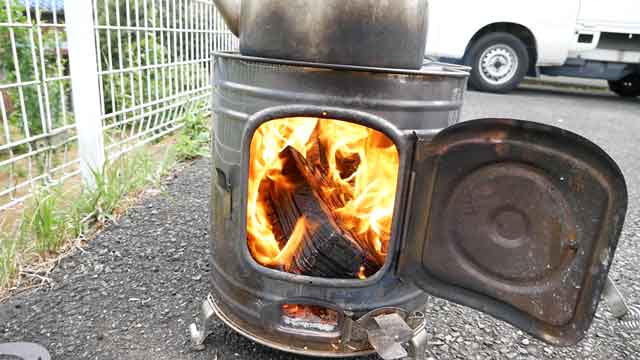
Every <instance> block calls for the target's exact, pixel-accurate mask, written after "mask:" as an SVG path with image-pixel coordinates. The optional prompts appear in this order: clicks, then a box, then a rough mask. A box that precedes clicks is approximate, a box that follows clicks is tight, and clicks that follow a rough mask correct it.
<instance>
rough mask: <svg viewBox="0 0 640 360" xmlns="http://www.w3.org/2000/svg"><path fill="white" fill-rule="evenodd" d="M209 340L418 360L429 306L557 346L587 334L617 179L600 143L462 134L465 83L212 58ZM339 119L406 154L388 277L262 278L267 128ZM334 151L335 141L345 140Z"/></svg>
mask: <svg viewBox="0 0 640 360" xmlns="http://www.w3.org/2000/svg"><path fill="white" fill-rule="evenodd" d="M214 61H215V66H214V71H215V75H214V96H213V111H214V119H215V120H214V122H213V139H212V140H213V141H212V155H213V162H214V170H213V171H214V173H215V175H216V176H215V179H216V180H215V181H214V182H213V184H212V202H211V205H212V206H211V242H210V245H211V261H212V275H211V295H210V296H209V297H208V298H207V300H206V301H205V302H204V303H203V327H201V328H200V329H198V328H197V327H195V326H193V327H192V329H191V330H192V337H193V339H194V343H196V344H198V345H201V344H202V343H203V342H204V339H205V338H206V336H207V335H208V333H207V330H206V323H207V319H208V318H209V317H210V316H212V315H213V314H217V316H218V317H220V318H221V319H222V320H223V321H224V322H225V323H227V324H228V325H229V326H231V327H232V328H234V329H235V330H236V331H238V332H239V333H241V334H243V335H245V336H247V337H249V338H251V339H253V340H255V341H257V342H260V343H263V344H266V345H268V346H271V347H274V348H277V349H281V350H285V351H289V352H293V353H300V354H306V355H315V356H326V357H341V356H353V355H362V354H367V353H370V352H373V351H377V352H378V353H379V354H380V355H381V356H382V357H383V358H385V359H394V358H401V357H405V356H413V357H415V358H422V357H423V355H424V345H425V342H426V332H425V331H424V326H425V321H427V320H426V319H424V316H423V315H422V314H421V313H420V309H421V307H422V306H423V305H424V303H425V301H426V300H427V295H426V294H431V295H434V296H438V297H442V298H446V299H449V300H451V301H454V302H457V303H459V304H463V305H466V306H470V307H473V308H476V309H479V310H481V311H484V312H486V313H489V314H491V315H493V316H495V317H497V318H500V319H503V320H505V321H507V322H509V323H511V324H513V325H515V326H517V327H519V328H521V329H523V330H524V331H527V332H528V333H530V334H531V335H533V336H535V337H537V338H540V339H542V340H544V341H547V342H549V343H553V344H558V345H569V344H574V343H576V342H577V341H579V340H580V339H581V338H582V337H583V336H584V335H585V333H586V331H587V329H588V327H589V325H590V323H591V320H592V319H593V316H594V314H595V310H596V308H597V305H598V302H599V299H600V294H601V293H602V291H603V288H604V285H605V282H606V279H607V273H608V270H609V266H610V264H611V261H612V257H613V254H614V251H615V247H616V244H617V240H618V237H619V234H620V230H621V228H622V224H623V221H624V216H625V211H626V201H627V195H626V187H625V183H624V179H623V177H622V174H621V172H620V170H619V169H618V167H617V166H616V164H615V163H614V162H613V161H612V160H611V158H609V157H608V156H607V155H606V153H604V152H603V151H602V150H601V149H600V148H598V147H597V146H596V145H595V144H593V143H591V142H589V141H588V140H586V139H584V138H582V137H580V136H578V135H576V134H573V133H570V132H568V131H564V130H561V129H558V128H554V127H551V126H546V125H542V124H538V123H533V122H527V121H520V120H506V119H505V120H500V119H480V120H472V121H468V122H463V123H459V124H456V123H458V120H459V111H460V107H461V105H462V96H463V93H464V88H465V85H466V79H467V76H468V73H467V72H466V70H467V69H466V68H463V67H458V66H453V65H451V66H450V65H445V64H438V63H428V64H425V65H424V66H423V68H422V69H421V70H399V69H380V68H366V67H356V66H345V65H328V64H315V63H301V62H294V61H284V60H273V59H263V58H254V57H245V56H239V55H236V54H216V55H215V60H214ZM296 117H297V118H310V119H316V118H321V119H335V120H340V121H346V122H352V123H355V124H360V125H364V126H366V127H369V128H371V129H373V130H376V131H379V132H381V133H383V134H384V135H386V136H387V137H388V138H389V139H390V140H391V141H392V142H393V143H394V144H395V147H396V149H397V152H398V155H399V167H398V179H397V189H396V196H395V202H394V209H393V218H392V219H393V220H392V223H391V240H390V242H389V247H388V249H386V251H387V253H386V257H385V261H384V265H383V266H382V268H381V269H380V270H379V271H377V272H376V273H375V275H372V276H370V277H367V278H365V279H331V278H324V277H312V276H306V275H300V274H299V273H288V272H283V271H278V270H276V269H272V268H268V267H265V266H262V265H260V264H259V263H258V262H256V260H254V258H253V257H252V255H251V254H250V251H249V248H248V246H247V216H248V214H247V201H248V200H247V197H248V189H247V188H248V177H249V163H250V159H249V158H250V155H249V153H250V151H249V149H250V144H251V141H252V138H253V136H254V133H255V131H256V129H258V128H259V127H260V126H261V125H262V124H264V123H266V122H268V121H271V120H275V119H287V118H296ZM337 136H339V135H337Z"/></svg>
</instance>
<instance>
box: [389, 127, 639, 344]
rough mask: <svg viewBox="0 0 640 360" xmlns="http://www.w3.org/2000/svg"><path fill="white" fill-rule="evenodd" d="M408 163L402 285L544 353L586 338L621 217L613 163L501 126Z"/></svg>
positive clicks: (562, 134)
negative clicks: (468, 310)
mask: <svg viewBox="0 0 640 360" xmlns="http://www.w3.org/2000/svg"><path fill="white" fill-rule="evenodd" d="M415 158H416V163H415V166H414V168H415V178H416V179H417V180H416V184H415V193H414V196H413V206H412V207H411V209H410V211H411V214H412V215H411V219H410V220H409V225H408V238H407V239H408V240H407V242H406V243H405V248H404V249H403V252H402V253H401V258H403V259H401V269H400V272H401V274H406V276H408V277H411V278H412V279H414V280H415V282H416V283H417V284H419V285H420V287H422V288H423V289H424V290H425V291H427V292H430V293H432V294H435V295H437V296H441V297H444V298H447V299H451V300H454V301H456V302H458V303H461V304H463V305H467V306H472V307H475V308H478V309H480V310H482V311H485V312H487V313H489V314H491V315H494V316H496V317H499V318H502V319H504V320H506V321H508V322H510V323H512V324H514V325H516V326H518V327H521V328H523V329H524V330H526V331H528V332H529V333H531V334H533V335H534V336H537V337H539V338H541V339H543V340H545V341H548V342H551V343H556V344H572V343H575V342H577V341H578V340H579V339H580V338H582V336H583V335H584V333H585V332H586V330H587V329H588V327H589V325H590V323H591V320H592V318H593V315H594V313H595V310H596V307H597V305H598V302H599V299H600V294H601V292H602V290H603V287H604V284H605V282H606V277H607V273H608V270H609V265H610V263H611V260H612V257H613V253H614V251H615V247H616V244H617V241H618V237H619V233H620V230H621V228H622V224H623V221H624V216H625V212H626V202H627V196H626V187H625V183H624V179H623V176H622V174H621V173H620V170H619V169H618V167H617V166H616V165H615V163H614V162H613V161H612V160H611V159H610V158H609V157H608V156H607V155H606V154H605V153H604V152H603V151H602V150H601V149H599V148H598V147H597V146H596V145H594V144H592V143H591V142H589V141H588V140H586V139H584V138H581V137H579V136H578V135H575V134H573V133H570V132H567V131H564V130H561V129H558V128H554V127H550V126H546V125H541V124H537V123H532V122H525V121H518V120H506V119H504V120H498V119H483V120H474V121H471V122H465V123H462V124H459V125H456V126H454V127H451V128H449V129H446V130H444V131H443V132H441V133H440V134H438V135H437V136H436V137H435V138H434V139H433V142H429V141H424V142H419V143H418V145H417V148H416V157H415Z"/></svg>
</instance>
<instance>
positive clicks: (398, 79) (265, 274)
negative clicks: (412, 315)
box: [211, 55, 467, 356]
mask: <svg viewBox="0 0 640 360" xmlns="http://www.w3.org/2000/svg"><path fill="white" fill-rule="evenodd" d="M214 68H215V75H214V97H213V109H214V117H215V121H214V124H213V134H214V135H213V139H212V140H213V141H212V152H213V159H214V163H215V172H216V180H215V181H214V182H213V187H212V202H213V203H212V209H213V211H212V215H211V219H212V223H211V226H212V229H211V234H212V240H211V253H212V256H213V259H212V260H213V261H212V263H213V269H212V273H213V278H212V281H211V283H212V288H213V290H214V291H213V292H214V297H215V299H216V304H217V306H218V307H219V308H220V310H221V312H222V313H224V314H225V316H226V317H227V318H228V319H227V322H228V323H231V324H232V326H234V327H235V328H236V329H242V332H243V333H245V335H248V336H250V337H251V338H253V339H254V340H257V341H260V342H263V343H265V344H268V345H271V346H274V347H277V348H284V349H285V350H288V351H293V352H301V353H305V354H312V355H322V356H339V355H357V354H360V353H362V352H363V351H364V352H368V351H370V350H371V349H370V347H369V346H368V345H367V344H364V345H363V344H358V343H356V342H353V343H352V344H343V343H342V342H343V341H344V339H342V338H343V334H342V330H343V328H344V327H345V326H347V325H346V323H345V320H343V319H342V318H343V317H344V314H348V315H349V316H350V317H351V318H354V319H355V318H359V317H361V316H363V315H365V314H367V313H369V312H371V311H373V310H376V309H380V308H389V307H393V308H398V309H402V310H404V311H407V312H413V311H415V310H418V309H419V308H420V306H422V305H424V303H425V301H426V295H425V294H424V293H423V292H422V291H420V290H419V289H418V288H416V287H415V286H413V285H412V284H411V283H410V282H406V281H401V280H400V279H399V278H398V277H397V276H396V275H395V272H394V271H393V267H394V266H395V259H396V256H395V255H396V252H397V248H396V246H397V245H398V242H397V241H394V240H392V242H391V243H392V247H393V249H394V250H393V251H390V255H389V256H388V258H387V261H386V263H385V265H384V266H383V268H382V269H381V270H380V271H379V272H378V273H377V274H376V275H375V276H374V277H372V278H370V279H367V280H364V281H362V280H357V279H356V280H343V279H341V280H334V279H322V278H311V277H307V276H300V275H294V274H288V273H284V272H279V271H275V270H271V269H268V268H266V267H262V266H260V265H259V264H257V263H256V262H255V261H254V260H253V258H251V256H250V254H249V252H248V249H247V242H246V240H245V239H246V238H247V231H246V188H247V176H248V175H247V172H248V170H247V169H248V159H247V154H248V143H249V142H250V140H251V136H252V134H253V131H254V130H255V129H256V128H257V127H258V126H259V125H260V124H261V123H262V122H263V121H266V120H269V119H273V118H283V117H290V116H318V117H329V118H334V119H342V120H348V121H354V122H360V123H363V124H366V125H367V126H373V127H377V128H378V129H380V130H383V131H385V133H386V134H387V135H389V136H390V137H391V138H392V139H393V140H394V141H395V142H396V145H397V147H398V150H399V152H400V158H401V165H400V176H399V177H400V179H399V183H405V182H406V181H404V180H406V176H407V171H406V169H407V168H408V166H409V164H408V162H409V160H410V159H411V157H412V152H413V148H412V144H411V143H410V142H409V141H406V139H407V138H409V137H413V136H415V133H433V132H437V131H438V130H439V129H442V128H445V127H447V126H449V125H451V124H453V123H456V122H457V121H458V118H459V112H460V107H461V105H462V97H463V92H464V87H465V85H466V76H467V75H466V72H465V71H464V70H463V69H462V68H460V67H456V66H451V67H443V66H441V65H431V66H430V68H425V69H423V70H421V71H408V72H404V73H403V72H402V71H397V70H395V71H390V72H385V71H381V70H379V69H364V68H356V67H338V68H329V67H325V66H322V65H319V66H301V64H300V63H290V62H272V61H268V60H264V59H254V58H248V57H241V56H236V55H218V56H217V57H216V59H215V66H214ZM265 109H268V110H266V111H265ZM383 119H388V122H387V121H384V120H383ZM390 124H393V127H392V126H389V125H390ZM407 190H408V189H403V188H401V189H399V190H398V192H399V194H405V195H406V193H407ZM405 200H406V196H402V195H401V196H398V205H397V206H396V208H398V209H401V208H403V206H402V204H401V203H403V202H404V201H405ZM402 218H403V215H402V214H401V212H399V214H397V215H396V216H394V225H393V229H394V230H393V233H394V234H398V233H400V232H401V229H400V226H401V224H402ZM287 303H288V304H312V305H321V306H325V307H327V308H330V309H335V310H336V311H337V312H338V314H339V318H340V319H341V320H340V321H339V326H338V327H339V329H338V330H339V331H338V332H337V333H336V332H330V333H328V334H322V333H317V334H305V335H303V336H299V334H298V335H296V331H295V329H291V328H286V327H284V326H283V324H281V323H279V321H278V319H279V311H280V306H281V305H282V304H287ZM365 338H366V335H365ZM284 344H287V345H286V346H285V345H284Z"/></svg>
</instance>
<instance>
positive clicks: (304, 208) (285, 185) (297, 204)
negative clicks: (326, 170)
mask: <svg viewBox="0 0 640 360" xmlns="http://www.w3.org/2000/svg"><path fill="white" fill-rule="evenodd" d="M280 156H281V158H282V159H283V160H284V165H283V169H282V176H283V179H282V181H273V182H272V183H271V184H270V189H269V191H270V192H269V194H270V201H271V204H272V206H273V211H274V213H275V216H274V217H273V218H275V219H277V221H276V224H274V228H277V231H276V233H279V234H282V237H284V238H285V239H288V238H289V236H291V234H292V233H293V230H294V227H295V225H296V223H297V221H298V219H300V218H301V217H302V216H304V217H305V219H306V220H307V223H308V224H309V226H307V228H306V233H305V236H304V238H303V241H302V243H301V244H300V246H299V248H298V249H297V250H296V252H295V255H294V256H293V258H292V259H291V262H290V264H288V265H287V266H286V267H287V271H289V272H293V273H299V274H303V275H309V276H319V277H329V278H357V277H359V276H362V275H365V276H369V275H371V274H373V273H375V272H376V271H377V270H378V269H379V265H378V264H377V262H376V260H375V258H374V257H373V256H371V255H370V254H369V253H368V252H367V251H366V250H364V249H363V248H362V247H361V246H360V245H359V244H358V243H357V242H356V241H355V240H354V239H353V237H352V236H351V235H350V234H349V233H348V232H346V231H344V230H343V229H341V228H340V226H339V225H338V224H337V222H336V220H335V218H334V216H333V214H332V211H331V210H332V209H335V208H337V207H339V206H341V204H342V202H341V201H340V200H339V198H334V197H331V196H324V197H323V196H322V195H321V193H322V192H320V191H317V190H316V189H320V186H326V185H327V183H326V181H327V180H326V179H324V177H323V176H322V174H321V173H320V172H319V171H317V169H315V168H314V167H312V166H310V165H309V163H308V162H307V161H306V159H305V158H304V157H303V156H302V155H301V154H300V153H299V152H298V151H297V150H295V149H294V148H292V147H287V148H286V149H285V150H283V151H282V153H281V154H280Z"/></svg>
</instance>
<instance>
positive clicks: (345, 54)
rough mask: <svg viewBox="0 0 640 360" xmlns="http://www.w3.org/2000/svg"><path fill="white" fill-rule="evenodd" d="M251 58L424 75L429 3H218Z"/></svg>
mask: <svg viewBox="0 0 640 360" xmlns="http://www.w3.org/2000/svg"><path fill="white" fill-rule="evenodd" d="M214 2H215V4H216V6H217V7H218V9H219V10H220V13H221V14H222V16H223V18H224V19H225V22H226V23H227V25H228V26H229V28H230V29H231V31H232V32H233V33H234V34H235V35H236V36H238V37H240V53H242V54H243V55H247V56H257V57H266V58H277V59H286V60H298V61H306V62H315V63H330V64H347V65H361V66H370V67H387V68H389V67H391V68H405V69H419V68H420V67H421V65H422V62H423V58H424V48H425V42H426V37H427V13H428V0H348V1H347V0H214Z"/></svg>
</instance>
